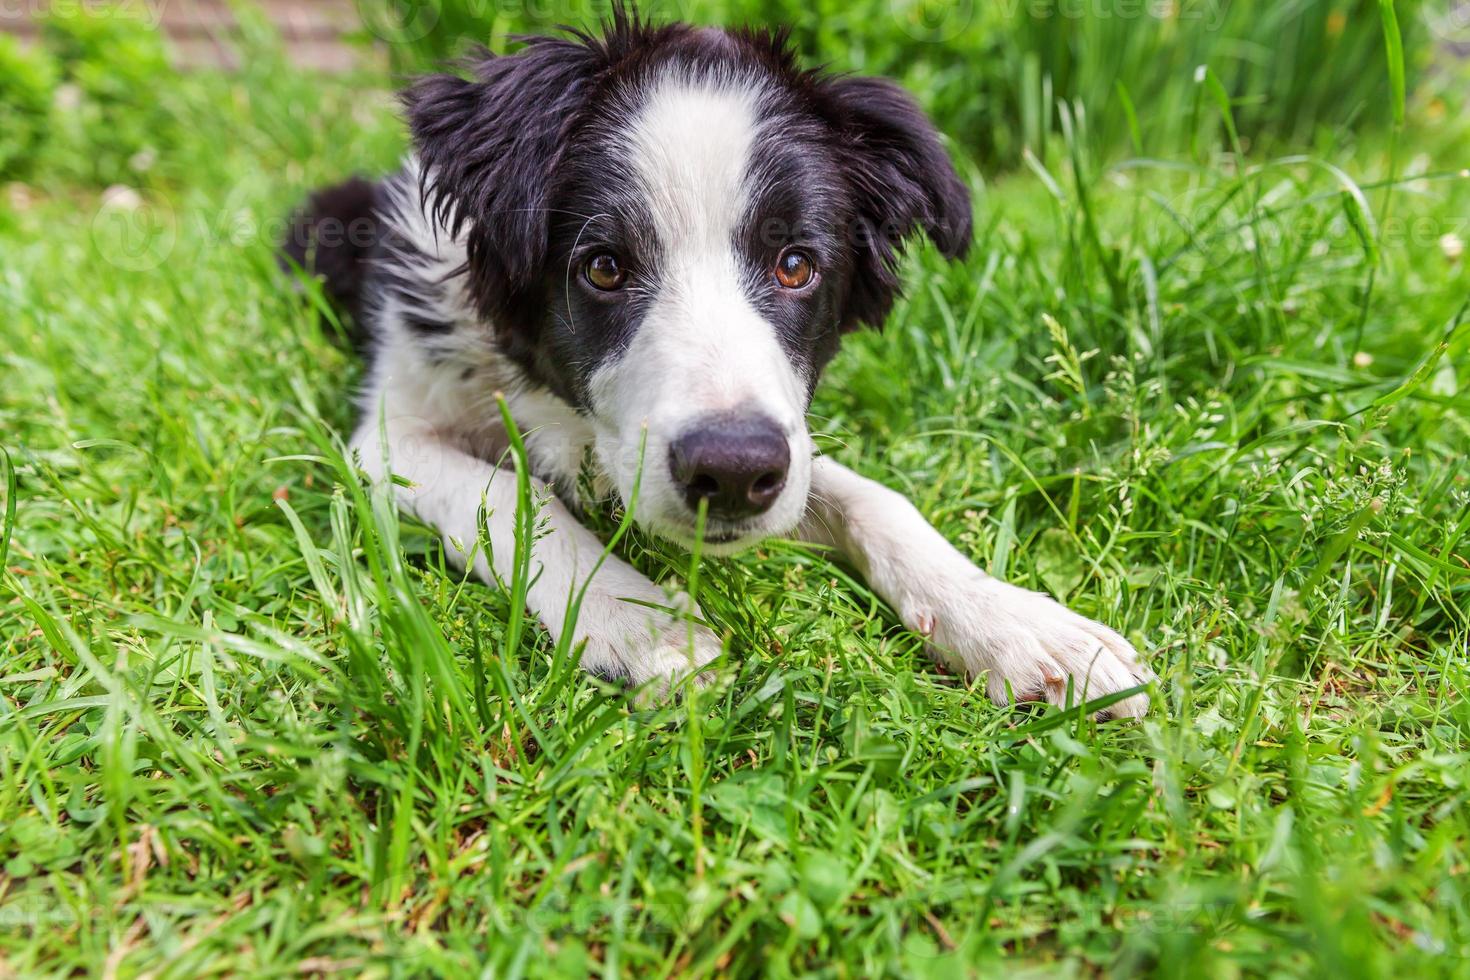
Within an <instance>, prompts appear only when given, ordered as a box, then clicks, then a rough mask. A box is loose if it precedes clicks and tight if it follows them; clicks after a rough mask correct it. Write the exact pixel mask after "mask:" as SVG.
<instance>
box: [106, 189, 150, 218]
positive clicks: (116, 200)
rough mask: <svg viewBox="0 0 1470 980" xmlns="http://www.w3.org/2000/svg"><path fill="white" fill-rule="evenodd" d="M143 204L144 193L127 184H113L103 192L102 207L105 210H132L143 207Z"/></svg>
mask: <svg viewBox="0 0 1470 980" xmlns="http://www.w3.org/2000/svg"><path fill="white" fill-rule="evenodd" d="M142 204H143V197H142V195H140V194H139V193H138V192H137V191H135V190H133V189H132V188H131V187H128V186H127V185H126V184H113V185H112V186H111V187H109V188H107V190H105V191H103V192H102V209H103V210H104V211H108V210H112V209H114V208H116V209H117V210H120V211H131V210H133V209H135V208H138V207H141V206H142Z"/></svg>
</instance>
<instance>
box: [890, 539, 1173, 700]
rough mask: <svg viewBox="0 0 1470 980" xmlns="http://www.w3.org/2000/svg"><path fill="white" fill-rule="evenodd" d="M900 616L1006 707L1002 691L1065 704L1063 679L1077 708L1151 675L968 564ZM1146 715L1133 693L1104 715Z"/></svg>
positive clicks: (1099, 634) (1077, 623)
mask: <svg viewBox="0 0 1470 980" xmlns="http://www.w3.org/2000/svg"><path fill="white" fill-rule="evenodd" d="M899 614H900V616H901V618H902V619H903V622H904V625H905V626H907V627H908V628H909V629H911V630H913V631H914V632H916V633H919V634H921V635H923V636H925V637H927V638H928V640H929V645H930V648H931V650H932V651H933V653H934V654H935V655H936V656H937V657H939V658H940V659H941V660H942V661H943V662H944V663H945V664H946V665H948V666H949V667H951V668H952V669H955V670H959V671H963V672H964V673H965V675H966V676H968V677H976V676H979V675H981V674H984V675H985V676H986V680H985V687H986V692H987V693H988V694H989V695H990V698H991V700H993V701H994V702H995V703H996V704H1005V703H1006V702H1007V699H1008V698H1007V693H1006V690H1007V686H1008V685H1009V689H1010V691H1011V693H1012V694H1013V695H1014V696H1015V698H1016V699H1017V700H1019V701H1050V702H1051V703H1052V704H1056V705H1065V703H1066V700H1067V686H1068V680H1069V679H1070V681H1071V685H1072V699H1073V703H1074V704H1080V703H1082V702H1083V701H1091V700H1094V699H1096V698H1099V697H1103V696H1104V695H1108V694H1113V693H1115V692H1117V691H1122V690H1126V689H1128V688H1130V687H1135V686H1137V685H1139V684H1142V683H1146V682H1147V681H1150V680H1152V679H1153V676H1154V675H1153V671H1151V670H1149V668H1148V667H1147V666H1145V665H1144V664H1143V663H1141V662H1140V661H1139V657H1138V652H1137V651H1136V650H1134V649H1133V645H1132V644H1130V643H1129V642H1128V641H1127V640H1125V639H1123V637H1121V636H1120V635H1118V634H1117V633H1116V632H1114V631H1113V630H1111V629H1109V628H1108V627H1106V626H1104V625H1102V624H1101V623H1096V622H1093V621H1092V620H1090V619H1087V618H1086V617H1083V616H1079V615H1077V614H1076V613H1074V612H1072V611H1071V610H1070V609H1068V608H1066V607H1065V606H1063V605H1062V604H1061V603H1059V602H1057V601H1056V600H1054V599H1052V598H1051V597H1050V596H1046V595H1042V594H1041V593H1039V592H1028V591H1026V590H1025V589H1020V588H1017V587H1015V586H1013V585H1007V584H1006V583H1004V582H1001V581H999V580H998V579H993V578H990V577H989V576H987V575H985V574H984V573H983V572H981V571H979V570H978V569H976V568H973V567H969V566H967V567H966V568H965V569H964V570H963V571H959V570H953V571H952V573H951V575H950V576H947V577H945V578H942V579H938V580H936V581H935V583H934V588H932V589H931V590H929V591H927V592H926V593H919V592H913V593H911V594H910V596H909V598H908V599H907V601H906V602H904V603H903V608H902V609H900V610H899ZM1147 710H1148V698H1147V696H1145V695H1143V694H1136V695H1134V696H1132V697H1130V698H1125V699H1124V700H1122V701H1119V702H1118V703H1116V704H1113V705H1112V706H1110V707H1109V708H1107V709H1106V710H1105V711H1104V712H1102V714H1103V715H1104V716H1109V717H1118V718H1124V717H1128V718H1136V717H1139V716H1140V715H1142V714H1143V713H1144V712H1145V711H1147Z"/></svg>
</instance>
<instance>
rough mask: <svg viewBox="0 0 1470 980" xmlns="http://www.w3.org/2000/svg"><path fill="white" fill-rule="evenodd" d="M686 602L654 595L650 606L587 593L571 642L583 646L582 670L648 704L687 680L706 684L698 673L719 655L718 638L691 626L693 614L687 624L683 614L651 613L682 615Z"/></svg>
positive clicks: (694, 624) (641, 598) (705, 677)
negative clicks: (631, 690)
mask: <svg viewBox="0 0 1470 980" xmlns="http://www.w3.org/2000/svg"><path fill="white" fill-rule="evenodd" d="M688 601H689V600H688V597H686V596H684V595H682V594H681V595H679V596H676V597H675V599H674V600H673V601H672V602H671V601H670V600H668V599H667V598H665V597H664V596H663V595H662V594H659V595H658V596H657V599H656V600H655V601H654V602H650V597H647V596H637V597H636V598H627V597H620V596H616V595H613V594H606V593H596V592H589V593H588V595H587V596H586V598H585V599H584V600H583V603H582V608H581V613H580V615H579V616H578V618H577V625H576V628H575V637H576V640H575V642H576V643H578V644H583V647H582V667H583V669H584V670H586V671H587V672H588V673H590V674H593V675H594V676H596V677H600V678H602V679H603V680H607V681H616V682H619V683H623V684H626V685H627V686H628V687H630V688H636V689H639V690H640V691H641V692H642V693H643V694H645V695H647V696H649V697H651V698H654V699H662V698H664V697H666V696H667V695H668V692H669V691H670V690H671V689H672V688H674V687H675V686H676V685H677V684H678V683H679V682H680V681H682V680H683V679H684V678H686V677H690V676H691V675H692V678H693V679H692V683H694V684H700V685H702V684H705V683H707V682H708V680H709V675H708V674H707V673H705V672H704V668H705V667H707V666H709V664H710V663H711V662H712V661H713V660H714V659H715V658H716V657H718V656H719V655H720V652H721V646H720V638H719V637H718V636H716V635H715V634H714V632H713V631H711V630H710V629H709V627H707V626H702V625H700V624H699V623H698V622H697V620H698V619H699V618H700V614H699V611H698V610H697V609H695V610H694V613H693V617H692V620H693V621H691V617H689V616H687V615H685V614H683V613H678V614H671V613H670V612H668V611H667V610H666V609H663V608H651V606H653V605H657V606H660V607H663V606H668V607H672V608H673V609H674V610H676V611H677V610H681V609H687V608H688Z"/></svg>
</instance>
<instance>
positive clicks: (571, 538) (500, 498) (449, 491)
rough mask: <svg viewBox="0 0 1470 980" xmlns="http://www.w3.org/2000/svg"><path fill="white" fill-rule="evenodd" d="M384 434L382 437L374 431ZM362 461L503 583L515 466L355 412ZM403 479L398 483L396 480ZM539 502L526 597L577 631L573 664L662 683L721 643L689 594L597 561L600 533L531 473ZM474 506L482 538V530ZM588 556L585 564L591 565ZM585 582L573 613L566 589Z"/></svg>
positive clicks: (557, 623)
mask: <svg viewBox="0 0 1470 980" xmlns="http://www.w3.org/2000/svg"><path fill="white" fill-rule="evenodd" d="M384 439H386V443H385V442H384ZM353 449H354V450H355V452H356V454H357V456H358V458H359V461H360V463H361V465H362V467H363V469H364V470H365V471H366V472H367V473H368V475H369V476H371V477H372V478H373V479H374V480H383V479H387V478H389V476H390V474H391V475H393V476H396V477H398V478H400V482H399V485H397V486H396V487H395V492H396V494H397V497H398V502H399V506H400V507H402V508H403V509H404V510H407V511H409V512H411V513H412V514H414V515H415V516H416V517H418V518H419V520H421V521H423V522H425V523H426V524H429V525H430V526H432V527H433V528H435V530H437V531H438V532H439V533H440V534H441V535H442V536H443V538H444V543H445V548H446V550H447V551H448V554H449V555H450V556H451V559H452V560H454V561H455V562H456V563H457V564H458V565H459V566H460V567H464V565H465V564H466V562H467V560H468V559H469V558H470V557H471V556H473V563H472V566H471V567H472V570H473V571H474V573H475V574H476V575H478V576H479V577H480V578H481V579H483V580H484V581H486V582H488V583H490V584H491V585H495V584H497V583H498V582H505V583H509V582H510V581H511V578H512V575H513V573H514V562H515V554H516V506H517V488H516V475H515V473H514V472H512V471H510V470H505V469H500V468H497V467H495V466H493V465H491V464H490V463H487V462H485V461H484V460H481V459H478V458H476V457H474V456H471V455H469V454H468V453H465V452H462V451H461V450H459V449H458V448H456V447H454V446H453V445H450V444H447V443H445V442H444V441H442V440H441V439H439V438H438V437H437V436H436V435H435V434H434V433H433V431H432V429H430V428H429V427H428V426H425V425H423V424H422V423H419V422H416V421H415V422H402V421H399V422H392V421H390V422H388V423H387V424H386V425H385V426H383V427H381V428H380V427H378V426H376V425H374V424H373V422H372V421H371V420H369V421H365V422H364V423H363V425H362V427H361V428H360V429H359V430H358V432H357V434H356V436H355V437H354V438H353ZM403 481H406V482H407V484H408V485H406V486H405V485H402V482H403ZM532 495H533V497H534V498H535V502H536V504H537V515H536V521H535V532H534V535H533V537H534V541H533V542H532V545H531V548H532V551H531V568H530V579H531V583H530V588H529V590H528V592H527V596H526V602H527V605H528V606H529V607H530V609H531V612H532V613H533V614H534V615H535V616H536V617H537V618H538V619H540V621H541V622H542V624H544V625H545V627H546V629H547V631H548V632H550V633H551V635H552V637H553V638H554V639H560V638H561V637H562V636H563V635H564V634H565V632H566V631H567V629H568V628H570V629H571V631H572V642H573V646H574V647H575V646H576V645H578V644H583V643H585V646H584V647H583V650H582V666H583V668H584V669H586V670H587V671H589V672H590V673H592V674H595V675H597V676H599V677H602V678H605V679H608V680H621V681H624V682H626V683H627V684H629V685H630V686H634V687H638V686H642V685H644V684H649V685H650V688H652V689H653V690H655V691H656V692H658V693H662V692H663V691H664V690H665V689H667V687H668V686H669V685H670V684H672V683H673V682H674V681H676V680H677V679H679V678H680V677H681V676H684V675H686V674H691V673H693V674H697V673H698V671H699V669H700V668H702V667H704V666H705V665H706V664H708V663H709V662H710V661H711V660H713V659H714V658H715V657H717V656H719V654H720V641H719V638H718V637H717V636H715V635H714V633H712V632H711V631H710V630H709V629H708V628H706V627H704V626H702V625H699V624H698V623H692V622H691V617H690V616H689V615H687V612H691V611H692V613H693V619H698V618H699V613H698V610H689V606H688V597H687V596H684V595H683V594H679V595H676V596H674V597H673V598H672V599H670V597H669V596H668V595H667V594H666V593H665V592H664V590H662V589H661V588H659V587H658V586H657V585H655V584H654V583H653V582H651V581H649V580H648V579H647V578H645V577H644V576H643V575H642V574H640V573H639V572H638V571H637V570H636V569H634V568H633V567H632V566H631V565H629V564H627V563H626V562H623V561H621V560H619V559H618V558H617V557H615V556H612V555H609V556H608V557H607V559H606V560H605V561H603V562H602V564H601V566H600V567H598V566H597V562H598V559H599V558H600V557H601V555H602V551H603V545H602V542H601V541H599V540H598V539H597V537H596V536H595V535H594V534H593V533H592V532H591V531H589V530H587V529H586V528H585V527H583V526H582V525H581V523H580V522H578V521H577V519H576V517H575V516H573V515H572V513H571V512H570V511H568V510H567V508H566V506H565V505H564V504H562V502H561V501H560V500H558V499H557V498H556V496H555V495H554V494H553V493H551V491H550V489H549V488H548V487H547V486H546V485H545V484H544V483H542V482H541V481H539V480H532ZM482 514H483V515H484V521H485V527H484V530H485V536H484V537H485V539H486V541H487V542H488V554H487V553H486V552H487V548H478V547H476V545H477V543H478V542H479V540H480V519H481V515H482ZM594 568H595V573H594ZM589 576H590V577H591V581H590V584H587V590H586V593H585V596H584V597H583V600H582V605H581V608H580V610H579V611H578V613H577V615H576V617H575V622H574V623H570V624H569V619H570V617H569V612H570V610H569V605H568V601H569V598H571V597H573V596H574V595H575V594H576V593H577V592H578V590H580V589H581V588H582V586H583V584H584V583H588V578H589Z"/></svg>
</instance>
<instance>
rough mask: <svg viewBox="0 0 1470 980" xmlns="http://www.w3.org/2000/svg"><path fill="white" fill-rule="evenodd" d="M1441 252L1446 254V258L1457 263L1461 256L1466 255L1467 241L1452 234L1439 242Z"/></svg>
mask: <svg viewBox="0 0 1470 980" xmlns="http://www.w3.org/2000/svg"><path fill="white" fill-rule="evenodd" d="M1439 250H1440V251H1441V252H1443V253H1444V257H1445V258H1447V259H1449V260H1450V261H1451V262H1456V261H1458V260H1459V258H1460V256H1462V255H1464V254H1465V240H1464V239H1463V238H1461V237H1460V236H1459V235H1456V234H1455V233H1454V232H1450V233H1449V234H1448V235H1445V236H1444V237H1443V238H1441V239H1440V240H1439Z"/></svg>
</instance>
